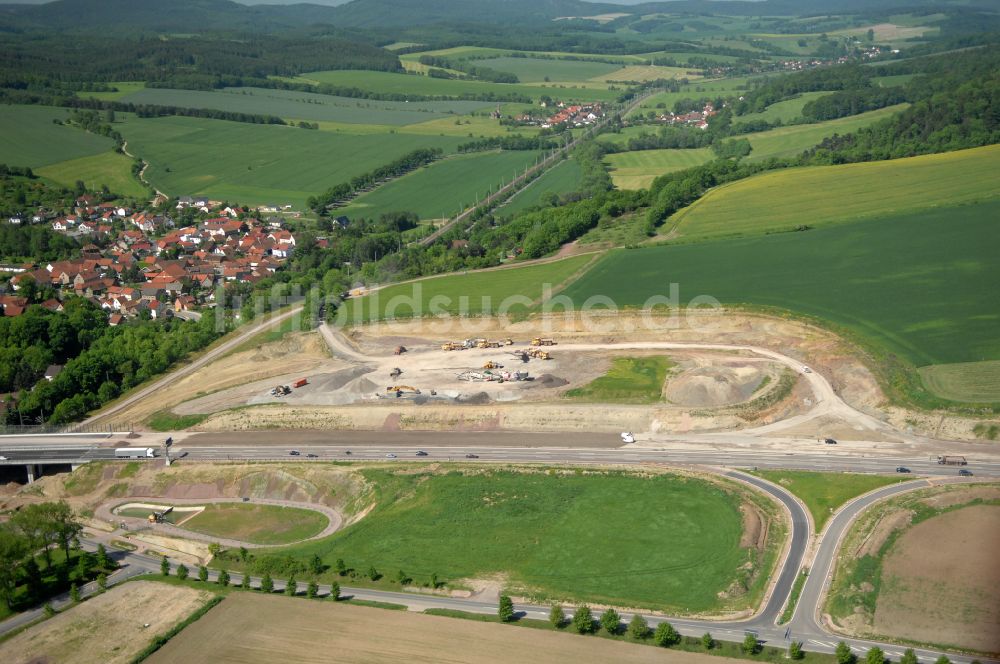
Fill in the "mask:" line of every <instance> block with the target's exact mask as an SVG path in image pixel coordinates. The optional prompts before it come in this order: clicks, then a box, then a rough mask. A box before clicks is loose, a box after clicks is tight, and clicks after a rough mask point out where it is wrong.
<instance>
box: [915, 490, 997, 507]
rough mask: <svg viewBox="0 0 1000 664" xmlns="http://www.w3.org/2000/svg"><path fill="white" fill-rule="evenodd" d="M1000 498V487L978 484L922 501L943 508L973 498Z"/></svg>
mask: <svg viewBox="0 0 1000 664" xmlns="http://www.w3.org/2000/svg"><path fill="white" fill-rule="evenodd" d="M976 499H979V500H1000V487H996V486H977V487H971V488H968V489H955V490H952V491H948V492H946V493H939V494H935V495H933V496H930V497H929V498H925V499H924V500H923V501H922V502H923V503H924V504H926V505H928V506H929V507H934V508H937V509H941V508H944V507H952V506H953V505H963V504H965V503H968V502H971V501H973V500H976Z"/></svg>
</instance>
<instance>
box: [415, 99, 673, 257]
mask: <svg viewBox="0 0 1000 664" xmlns="http://www.w3.org/2000/svg"><path fill="white" fill-rule="evenodd" d="M658 92H660V90H650V91H647V92H646V94H643V95H640V96H638V97H636V98H635V99H633V100H632V102H631V103H630V104H629V105H628V106H625V107H624V109H619V112H618V113H617V114H618V115H620V116H621V117H625V116H626V115H628V114H629V113H631V112H632V110H633V109H635V108H636V107H637V106H639V104H641V103H642V102H644V101H645V100H646V99H647V98H649V97H651V96H652V95H654V94H656V93H658ZM612 117H613V114H612V113H608V114H607V115H606V116H604V118H602V119H601V121H600V122H598V123H597V124H595V125H594V126H593V127H591V128H590V130H589V131H587V132H585V133H583V134H581V135H580V136H578V137H577V138H574V139H573V140H571V141H569V142H568V143H566V144H565V145H564V146H563V147H561V148H557V149H555V150H553V152H552V154H551V155H549V156H548V157H546V158H545V159H543V160H542V161H541V162H539V163H538V164H536V165H535V166H532V167H531V168H528V169H525V171H524V173H522V174H521V175H519V176H517V177H516V178H514V179H513V180H511V181H510V182H508V183H507V184H505V185H504V186H502V187H500V188H499V189H497V190H496V191H495V192H493V193H492V194H490V195H489V196H487V197H486V198H485V199H483V201H482V202H481V203H477V204H476V205H473V206H471V207H469V208H467V209H465V210H463V211H462V212H461V213H459V214H458V215H457V216H455V217H452V218H451V219H450V220H449V221H446V222H445V223H444V224H442V225H441V226H440V227H438V228H437V230H435V231H434V232H433V233H431V234H430V235H428V236H427V237H425V238H423V239H422V240H418V241H417V244H419V245H421V246H424V247H426V246H429V245H431V244H434V242H436V241H437V240H438V238H440V237H441V236H442V235H444V234H445V233H447V232H448V231H449V230H451V229H452V228H453V227H454V226H455V225H456V224H458V223H460V222H461V221H463V220H466V219H468V218H469V217H470V216H471V215H472V213H473V212H475V211H476V210H477V209H479V208H480V207H483V206H485V207H484V209H487V210H489V209H492V207H493V206H492V204H493V203H494V202H495V201H496V200H497V199H500V198H503V196H504V195H505V194H506V193H508V192H511V191H513V192H515V194H514V195H516V194H517V193H519V191H520V189H521V188H522V187H521V185H522V184H524V182H525V180H527V179H528V178H529V177H530V178H532V179H534V177H535V176H539V177H540V176H541V175H542V174H544V173H545V172H546V171H547V170H549V169H550V168H552V167H553V166H555V165H556V164H559V163H561V162H562V161H563V156H562V155H563V153H566V154H568V153H569V151H570V150H572V149H573V148H575V147H576V146H577V145H578V144H579V143H580V141H582V140H583V139H585V138H589V137H591V136H594V135H596V133H597V132H598V131H599V130H600V129H601V128H603V127H604V125H606V124H608V122H610V121H611V118H612ZM528 184H530V182H529V183H528ZM512 197H513V196H512ZM504 200H507V199H504Z"/></svg>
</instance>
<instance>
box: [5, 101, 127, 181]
mask: <svg viewBox="0 0 1000 664" xmlns="http://www.w3.org/2000/svg"><path fill="white" fill-rule="evenodd" d="M69 113H70V112H69V110H67V109H64V108H52V107H50V106H19V105H8V104H0V164H8V165H10V166H30V167H31V168H38V167H40V166H49V165H52V164H58V163H59V162H64V161H67V160H70V159H78V158H80V157H90V156H93V155H96V154H100V153H102V152H111V149H112V148H113V147H114V145H115V144H114V141H112V140H111V139H110V138H105V137H104V136H98V135H97V134H91V133H88V132H85V131H83V130H82V129H77V128H75V127H65V126H59V125H56V124H53V120H57V119H58V120H65V119H66V118H68V117H69ZM77 179H78V178H73V182H76V180H77Z"/></svg>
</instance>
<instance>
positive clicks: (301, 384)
mask: <svg viewBox="0 0 1000 664" xmlns="http://www.w3.org/2000/svg"><path fill="white" fill-rule="evenodd" d="M308 384H309V380H308V379H306V378H299V379H298V380H297V381H295V382H294V383H292V387H305V386H306V385H308Z"/></svg>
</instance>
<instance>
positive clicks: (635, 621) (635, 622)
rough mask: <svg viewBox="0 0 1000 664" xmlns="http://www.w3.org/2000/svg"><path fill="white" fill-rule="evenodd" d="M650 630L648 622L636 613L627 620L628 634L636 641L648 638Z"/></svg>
mask: <svg viewBox="0 0 1000 664" xmlns="http://www.w3.org/2000/svg"><path fill="white" fill-rule="evenodd" d="M650 631H651V630H650V629H649V623H648V622H646V619H645V618H643V617H642V616H640V615H639V614H638V613H637V614H635V615H634V616H632V620H630V621H629V622H628V635H629V636H631V637H632V638H633V639H635V640H636V641H642V640H644V639H648V638H649V633H650Z"/></svg>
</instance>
